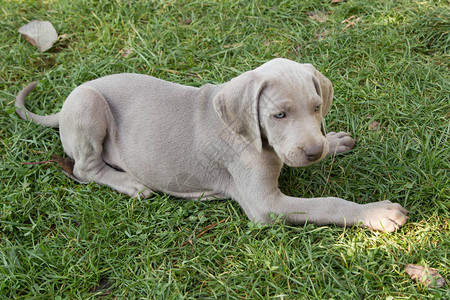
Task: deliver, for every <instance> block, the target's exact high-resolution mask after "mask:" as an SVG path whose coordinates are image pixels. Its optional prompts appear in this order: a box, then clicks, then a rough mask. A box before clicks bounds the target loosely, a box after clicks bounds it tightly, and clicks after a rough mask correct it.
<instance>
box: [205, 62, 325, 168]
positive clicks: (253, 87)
mask: <svg viewBox="0 0 450 300" xmlns="http://www.w3.org/2000/svg"><path fill="white" fill-rule="evenodd" d="M332 98H333V88H332V85H331V82H330V81H329V80H328V79H327V78H325V77H324V76H323V75H322V74H321V73H320V72H319V71H317V70H316V69H315V68H314V67H313V66H312V65H311V64H299V63H297V62H294V61H291V60H287V59H279V58H278V59H274V60H271V61H269V62H267V63H265V64H263V65H262V66H260V67H259V68H256V69H254V70H252V71H249V72H245V73H243V74H242V75H240V76H238V77H236V78H233V79H232V80H231V81H229V82H228V83H226V84H225V85H224V87H223V88H222V90H221V91H220V92H219V93H218V94H217V95H216V96H215V98H214V100H213V104H214V108H215V110H216V112H217V113H218V115H219V116H220V118H221V119H222V121H223V122H224V123H225V124H226V125H227V126H228V127H229V128H230V129H231V130H232V131H234V132H236V133H237V134H239V135H241V136H242V137H243V138H244V139H245V140H247V141H248V142H249V143H251V144H252V145H253V146H254V147H255V148H256V149H257V150H258V151H259V152H261V151H262V145H263V143H267V144H268V145H270V146H271V147H272V148H273V149H274V151H275V152H276V154H277V155H278V157H279V158H280V159H281V160H282V161H283V163H285V164H287V165H289V166H293V167H300V166H306V165H309V164H311V163H314V162H316V161H319V160H321V159H323V158H324V157H325V156H326V155H327V154H328V148H329V147H328V143H327V139H326V137H325V132H324V126H323V118H324V117H325V115H326V114H327V112H328V110H329V109H330V106H331V101H332Z"/></svg>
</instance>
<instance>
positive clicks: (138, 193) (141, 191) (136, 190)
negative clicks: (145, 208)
mask: <svg viewBox="0 0 450 300" xmlns="http://www.w3.org/2000/svg"><path fill="white" fill-rule="evenodd" d="M151 194H152V190H150V189H149V188H148V187H146V186H145V185H142V184H139V183H136V184H135V186H134V187H133V192H132V193H130V194H129V195H130V196H131V197H133V198H138V199H145V198H148V197H149V196H150V195H151Z"/></svg>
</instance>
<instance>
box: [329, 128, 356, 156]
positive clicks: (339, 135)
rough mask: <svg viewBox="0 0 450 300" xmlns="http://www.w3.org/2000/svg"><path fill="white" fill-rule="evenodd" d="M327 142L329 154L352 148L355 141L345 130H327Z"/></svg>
mask: <svg viewBox="0 0 450 300" xmlns="http://www.w3.org/2000/svg"><path fill="white" fill-rule="evenodd" d="M327 140H328V144H329V145H330V150H329V153H330V155H334V154H338V153H343V152H347V151H350V150H352V149H353V148H354V147H355V144H356V141H355V140H354V139H353V138H352V136H351V134H350V133H347V132H343V131H341V132H329V133H328V134H327Z"/></svg>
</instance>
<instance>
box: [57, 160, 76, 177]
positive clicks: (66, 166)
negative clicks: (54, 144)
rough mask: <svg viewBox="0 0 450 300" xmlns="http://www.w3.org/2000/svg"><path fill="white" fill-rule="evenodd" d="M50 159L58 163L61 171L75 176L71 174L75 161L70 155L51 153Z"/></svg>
mask: <svg viewBox="0 0 450 300" xmlns="http://www.w3.org/2000/svg"><path fill="white" fill-rule="evenodd" d="M52 161H55V162H57V163H58V165H59V166H60V167H61V169H63V171H64V172H65V173H66V174H68V175H69V177H70V176H73V177H75V175H73V167H74V165H75V161H74V160H73V159H71V158H70V157H59V156H56V155H52Z"/></svg>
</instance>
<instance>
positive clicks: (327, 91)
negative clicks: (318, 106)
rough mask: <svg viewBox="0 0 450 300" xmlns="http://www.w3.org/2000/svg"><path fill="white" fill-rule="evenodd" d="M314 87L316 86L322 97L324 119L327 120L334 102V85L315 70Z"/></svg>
mask: <svg viewBox="0 0 450 300" xmlns="http://www.w3.org/2000/svg"><path fill="white" fill-rule="evenodd" d="M313 81H314V85H315V86H316V90H317V93H318V94H319V96H320V97H322V101H323V106H322V117H323V118H325V116H326V115H327V113H328V111H329V110H330V107H331V102H332V101H333V85H332V84H331V81H330V80H329V79H328V78H326V77H325V76H323V75H322V73H320V72H319V71H317V70H316V69H315V68H314V78H313Z"/></svg>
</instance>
